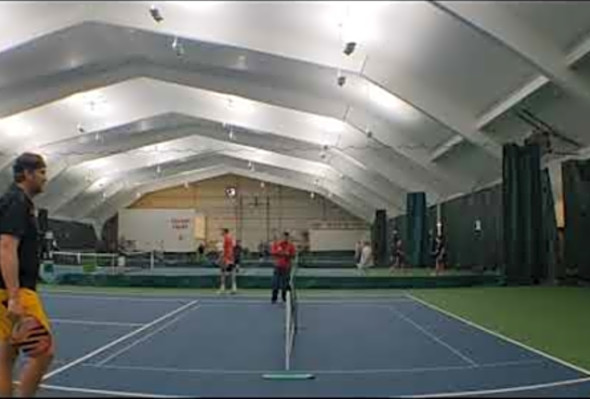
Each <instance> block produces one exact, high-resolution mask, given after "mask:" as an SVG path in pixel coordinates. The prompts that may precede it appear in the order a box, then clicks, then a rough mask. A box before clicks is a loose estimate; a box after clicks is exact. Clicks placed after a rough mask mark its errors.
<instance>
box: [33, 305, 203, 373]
mask: <svg viewBox="0 0 590 399" xmlns="http://www.w3.org/2000/svg"><path fill="white" fill-rule="evenodd" d="M197 302H198V301H197V300H194V301H191V302H189V303H187V304H185V305H183V306H181V307H179V308H177V309H175V310H172V311H170V312H168V313H166V314H165V315H163V316H161V317H158V318H157V319H156V320H154V321H152V322H150V323H148V324H145V325H144V326H142V327H140V328H138V329H136V330H133V331H131V332H130V333H129V334H125V335H123V336H122V337H120V338H117V339H115V340H114V341H111V342H109V343H108V344H106V345H103V346H101V347H100V348H98V349H95V350H94V351H92V352H90V353H87V354H86V355H84V356H81V357H79V358H78V359H76V360H74V361H72V362H70V363H67V364H66V365H64V366H62V367H59V368H57V369H55V370H53V371H50V372H49V373H47V374H45V375H44V376H43V380H46V379H48V378H51V377H53V376H55V375H56V374H59V373H62V372H64V371H66V370H68V369H70V368H72V367H74V366H76V365H78V364H80V363H82V362H84V361H86V360H88V359H90V358H91V357H94V356H96V355H98V354H99V353H102V352H104V351H105V350H107V349H109V348H111V347H113V346H115V345H117V344H118V343H120V342H123V341H125V340H127V339H129V338H131V337H133V336H135V335H137V334H139V333H141V332H143V331H144V330H147V329H148V328H150V327H152V326H154V325H156V324H158V323H160V322H162V321H164V320H166V319H168V318H170V317H172V316H174V315H175V314H177V313H180V312H182V311H183V310H185V309H187V308H189V307H191V306H193V305H195V304H196V303H197Z"/></svg>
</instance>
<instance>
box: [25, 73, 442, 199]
mask: <svg viewBox="0 0 590 399" xmlns="http://www.w3.org/2000/svg"><path fill="white" fill-rule="evenodd" d="M100 92H101V93H102V95H103V96H104V97H105V98H106V99H108V101H109V104H110V105H109V107H110V108H112V109H113V110H119V109H122V108H123V107H125V106H128V104H138V105H137V106H136V107H132V108H129V109H127V110H126V112H119V113H117V112H114V113H113V114H109V115H108V118H107V119H105V122H103V121H102V120H99V119H96V120H94V119H92V120H90V121H89V123H90V128H92V127H94V126H98V127H99V128H100V127H101V126H105V128H106V129H109V128H110V126H115V127H114V128H112V129H110V130H112V131H113V132H114V131H116V130H117V126H120V125H124V124H127V123H129V122H131V121H138V120H141V119H142V118H149V117H150V116H152V115H155V114H161V113H170V112H174V111H178V112H184V113H186V114H187V115H188V116H192V117H197V118H207V119H209V120H220V121H227V122H228V123H231V124H232V125H234V124H237V125H242V126H244V127H245V128H247V129H249V130H255V131H269V132H273V131H274V132H276V135H279V136H282V137H285V138H291V137H297V138H298V139H299V140H301V141H307V142H310V143H314V144H316V145H320V144H321V145H327V146H328V147H329V149H330V151H329V152H330V153H331V152H332V151H331V150H332V149H337V148H341V149H342V152H343V153H347V152H348V151H349V149H355V150H356V149H360V150H363V149H365V147H366V144H364V143H365V142H366V138H365V137H364V135H363V134H362V133H361V132H358V131H357V130H355V129H352V128H349V127H347V126H346V125H345V124H342V123H341V122H338V121H335V120H330V119H325V118H323V117H317V116H315V115H310V114H305V113H301V112H297V111H292V110H286V109H280V108H276V107H272V106H265V105H262V104H258V103H254V106H256V108H255V112H256V114H255V115H254V116H253V117H252V118H249V117H245V116H244V115H242V114H240V112H239V110H238V111H233V110H231V109H228V108H227V102H224V98H228V97H224V96H222V95H218V94H215V93H210V92H205V91H202V90H199V89H192V88H187V87H182V86H177V85H172V84H169V83H164V82H157V81H152V80H150V79H143V78H142V79H136V80H133V81H128V82H124V83H121V84H118V85H114V86H111V87H109V88H105V89H103V90H101V91H100ZM73 98H74V99H76V98H77V97H73ZM144 98H156V99H154V100H153V101H150V102H149V103H147V104H144V103H145V101H143V99H144ZM72 101H73V100H72V99H66V100H64V104H61V103H60V104H51V105H48V106H47V107H48V108H57V109H61V110H62V112H61V113H59V114H57V113H55V117H56V118H58V117H62V118H65V117H67V116H68V115H67V114H66V113H64V112H63V108H62V107H64V106H65V103H66V102H67V103H68V104H69V103H70V102H72ZM240 101H242V100H240ZM243 101H247V100H243ZM247 104H248V105H249V104H250V103H247ZM76 106H79V104H78V105H76ZM36 111H39V113H41V111H43V110H41V109H39V110H36ZM50 111H51V110H45V114H46V115H53V113H51V112H50ZM31 112H32V111H31ZM34 115H35V114H34V113H33V116H34ZM77 120H79V118H70V120H69V121H68V122H67V123H65V125H67V126H70V129H69V130H65V129H64V128H63V125H64V123H63V122H62V123H61V124H58V125H57V126H51V125H50V124H46V125H44V127H43V129H44V131H45V132H46V135H48V136H50V137H55V138H54V139H53V140H49V144H48V145H51V143H53V142H55V141H59V142H63V141H64V140H68V139H74V138H75V140H81V139H82V138H83V137H82V136H80V134H79V133H78V132H77V131H76V128H75V125H76V121H77ZM328 122H329V123H328ZM326 123H328V125H329V126H324V125H325V124H326ZM93 124H94V125H93ZM334 124H336V125H338V126H332V125H334ZM334 128H337V130H334ZM326 129H328V130H326ZM123 130H125V129H123ZM96 133H100V132H94V131H93V132H92V133H91V134H89V135H84V137H88V136H89V137H90V138H92V137H94V136H93V135H94V134H96ZM101 137H102V138H104V139H105V140H107V135H101ZM91 141H92V139H91ZM105 143H106V141H105ZM113 146H115V147H116V143H115V144H113ZM43 147H45V146H43ZM54 147H55V146H54ZM366 150H367V153H366V154H363V151H360V156H362V158H357V160H358V161H359V163H360V164H364V162H365V159H368V160H370V162H374V160H375V159H376V157H375V155H374V154H372V153H371V151H369V150H371V149H370V148H366ZM56 151H57V150H56ZM100 152H101V153H104V151H100ZM57 153H61V156H63V155H65V154H64V150H63V149H62V150H59V151H57ZM318 155H319V153H318ZM353 158H354V157H353ZM79 161H80V159H74V160H72V161H71V162H70V164H75V163H77V162H79ZM394 161H395V160H394ZM403 161H404V159H401V160H398V162H397V163H396V162H391V163H392V164H393V165H392V166H390V167H389V168H390V169H383V170H380V169H375V168H371V167H367V169H368V170H369V171H371V173H375V172H377V173H381V174H385V175H386V176H387V178H388V179H389V181H390V182H391V183H390V184H389V185H387V184H383V183H386V182H385V181H384V180H383V177H382V178H381V179H380V180H381V181H380V182H379V184H380V185H382V187H383V188H384V189H387V187H388V186H390V187H391V186H392V185H399V184H400V183H401V184H407V186H405V187H404V189H408V190H416V189H420V188H425V189H430V187H429V186H426V187H425V186H424V185H421V184H420V182H419V181H418V179H417V178H416V177H415V176H414V175H411V174H404V173H401V172H400V171H397V172H396V171H395V166H396V165H398V164H402V163H403ZM370 162H369V165H370ZM336 166H339V165H336ZM400 168H401V169H402V170H404V169H403V167H402V166H401V165H400ZM371 169H372V170H371ZM367 177H368V176H367ZM412 178H415V179H416V180H417V181H416V182H412ZM368 180H370V179H368ZM406 187H407V188H406ZM425 191H427V192H430V193H431V194H433V193H434V194H436V193H437V192H436V191H434V190H432V189H430V190H425ZM392 194H394V193H392V192H391V190H389V191H387V192H384V195H387V196H391V195H392Z"/></svg>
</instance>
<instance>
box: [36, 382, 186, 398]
mask: <svg viewBox="0 0 590 399" xmlns="http://www.w3.org/2000/svg"><path fill="white" fill-rule="evenodd" d="M40 387H41V388H45V389H53V390H54V391H62V392H76V393H92V394H98V395H112V396H117V397H128V398H181V397H182V396H178V395H174V396H173V395H156V394H153V393H140V392H126V391H109V390H103V389H89V388H76V387H65V386H61V385H48V384H41V385H40Z"/></svg>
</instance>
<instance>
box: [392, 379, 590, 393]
mask: <svg viewBox="0 0 590 399" xmlns="http://www.w3.org/2000/svg"><path fill="white" fill-rule="evenodd" d="M585 382H590V377H585V378H576V379H573V380H565V381H556V382H548V383H545V384H534V385H522V386H518V387H511V388H498V389H484V390H479V391H463V392H447V393H434V394H424V395H403V396H401V397H402V398H446V397H460V396H474V395H493V394H499V393H511V392H522V391H534V390H539V389H546V388H555V387H562V386H567V385H574V384H582V383H585Z"/></svg>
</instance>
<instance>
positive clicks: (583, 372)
mask: <svg viewBox="0 0 590 399" xmlns="http://www.w3.org/2000/svg"><path fill="white" fill-rule="evenodd" d="M408 296H409V297H410V298H412V299H413V300H415V301H416V302H418V303H421V304H422V305H424V306H426V307H428V308H430V309H432V310H435V311H437V312H439V313H442V314H444V315H446V316H448V317H450V318H452V319H455V320H458V321H460V322H462V323H464V324H467V325H468V326H471V327H473V328H476V329H478V330H480V331H483V332H485V333H488V334H490V335H493V336H494V337H497V338H500V339H502V340H504V341H506V342H510V343H511V344H514V345H516V346H519V347H521V348H524V349H526V350H528V351H530V352H533V353H536V354H537V355H539V356H543V357H544V358H547V359H549V360H553V361H554V362H557V363H559V364H562V365H564V366H566V367H569V368H571V369H573V370H576V371H579V372H580V373H582V374H585V375H588V376H590V371H589V370H586V369H584V368H582V367H580V366H576V365H574V364H572V363H569V362H567V361H565V360H562V359H559V358H557V357H555V356H553V355H550V354H548V353H546V352H543V351H541V350H539V349H535V348H533V347H531V346H528V345H527V344H524V343H522V342H519V341H517V340H515V339H512V338H509V337H507V336H505V335H503V334H500V333H498V332H495V331H492V330H490V329H488V328H486V327H484V326H481V325H479V324H477V323H474V322H472V321H469V320H467V319H465V318H463V317H461V316H459V315H456V314H454V313H452V312H450V311H448V310H445V309H442V308H440V307H438V306H436V305H434V304H432V303H429V302H427V301H425V300H422V299H420V298H417V297H415V296H413V295H412V294H408Z"/></svg>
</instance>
